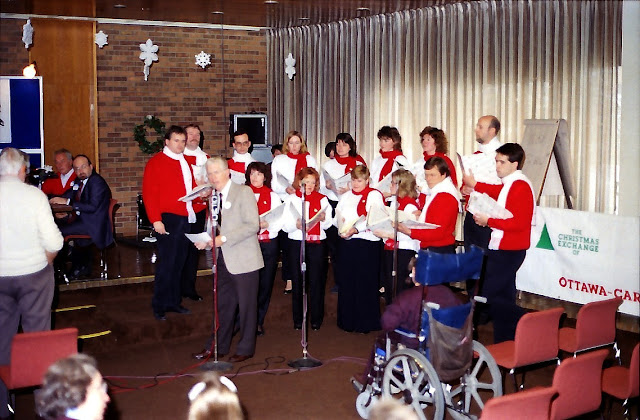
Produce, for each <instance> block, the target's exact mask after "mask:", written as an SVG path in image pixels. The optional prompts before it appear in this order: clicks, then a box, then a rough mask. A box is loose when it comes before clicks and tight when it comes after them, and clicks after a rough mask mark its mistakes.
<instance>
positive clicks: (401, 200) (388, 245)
mask: <svg viewBox="0 0 640 420" xmlns="http://www.w3.org/2000/svg"><path fill="white" fill-rule="evenodd" d="M409 204H413V205H414V206H416V207H418V203H417V202H416V200H415V199H414V198H411V197H409V196H408V195H407V196H404V197H398V210H404V209H405V208H406V207H407V206H408V205H409ZM395 210H396V208H395V206H393V207H392V208H391V211H395ZM384 249H385V250H387V251H393V238H387V239H385V240H384Z"/></svg>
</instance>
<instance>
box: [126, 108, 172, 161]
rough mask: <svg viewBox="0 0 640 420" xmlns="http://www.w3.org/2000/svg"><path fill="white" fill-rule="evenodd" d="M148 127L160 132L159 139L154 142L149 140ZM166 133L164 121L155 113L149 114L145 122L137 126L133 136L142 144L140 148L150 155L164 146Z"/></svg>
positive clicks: (139, 144)
mask: <svg viewBox="0 0 640 420" xmlns="http://www.w3.org/2000/svg"><path fill="white" fill-rule="evenodd" d="M147 128H151V129H153V130H155V132H156V133H157V134H158V139H157V140H156V141H154V142H153V143H151V142H149V141H148V140H147ZM164 133H165V129H164V122H163V121H162V120H161V119H159V118H156V117H155V116H153V115H147V116H146V117H145V118H144V123H142V124H139V125H136V128H134V129H133V138H134V139H135V141H136V142H137V143H138V146H140V150H142V152H143V153H146V154H149V155H150V154H153V153H157V152H159V151H160V150H162V148H163V147H164Z"/></svg>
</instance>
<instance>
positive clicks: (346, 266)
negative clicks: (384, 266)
mask: <svg viewBox="0 0 640 420" xmlns="http://www.w3.org/2000/svg"><path fill="white" fill-rule="evenodd" d="M373 206H378V207H380V208H383V207H384V199H383V198H382V194H381V193H380V191H378V190H376V189H374V188H371V187H370V186H369V169H367V167H366V166H364V165H358V166H356V167H355V168H354V169H353V170H352V171H351V191H347V192H346V193H344V194H342V196H341V197H340V201H338V206H337V207H336V224H337V227H338V233H339V234H340V237H341V239H340V241H339V243H338V258H337V260H336V264H337V266H336V271H337V273H338V284H339V285H340V291H339V293H338V327H339V328H342V329H343V330H345V331H349V332H360V333H368V332H369V331H375V330H379V329H380V304H379V297H378V279H379V277H380V258H381V254H382V242H381V241H380V238H378V237H377V236H375V235H374V234H373V232H371V231H370V230H369V229H368V228H367V214H368V212H369V211H370V210H371V208H372V207H373Z"/></svg>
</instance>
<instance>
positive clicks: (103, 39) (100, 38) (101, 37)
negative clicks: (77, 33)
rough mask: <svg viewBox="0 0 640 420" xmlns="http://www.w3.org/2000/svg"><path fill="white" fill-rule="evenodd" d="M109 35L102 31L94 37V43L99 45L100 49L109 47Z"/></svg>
mask: <svg viewBox="0 0 640 420" xmlns="http://www.w3.org/2000/svg"><path fill="white" fill-rule="evenodd" d="M108 36H109V35H107V34H105V33H104V32H102V31H100V32H98V33H97V34H95V35H94V36H93V41H94V42H95V43H96V44H97V45H98V47H100V48H102V47H104V46H105V45H107V44H108V43H109V42H108V41H107V37H108Z"/></svg>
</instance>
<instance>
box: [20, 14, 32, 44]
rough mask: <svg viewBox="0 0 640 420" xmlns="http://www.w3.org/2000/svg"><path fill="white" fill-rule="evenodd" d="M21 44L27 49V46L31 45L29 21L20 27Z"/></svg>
mask: <svg viewBox="0 0 640 420" xmlns="http://www.w3.org/2000/svg"><path fill="white" fill-rule="evenodd" d="M22 42H24V47H25V48H27V49H29V45H33V26H31V19H27V23H25V24H24V25H22Z"/></svg>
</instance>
